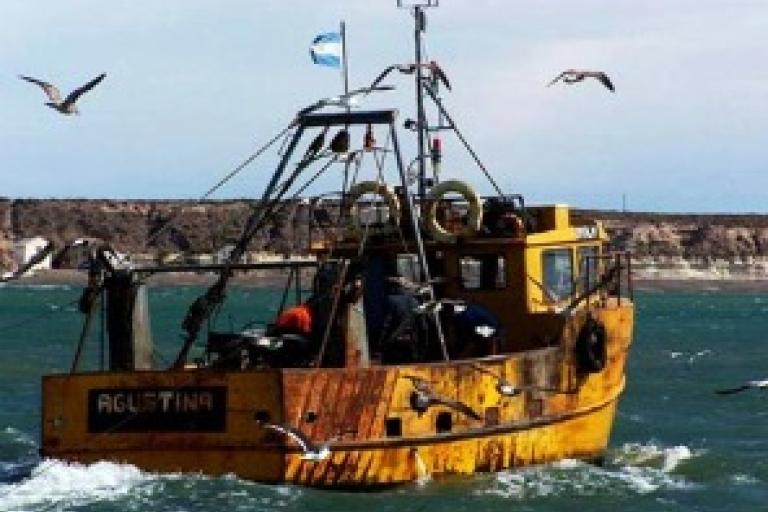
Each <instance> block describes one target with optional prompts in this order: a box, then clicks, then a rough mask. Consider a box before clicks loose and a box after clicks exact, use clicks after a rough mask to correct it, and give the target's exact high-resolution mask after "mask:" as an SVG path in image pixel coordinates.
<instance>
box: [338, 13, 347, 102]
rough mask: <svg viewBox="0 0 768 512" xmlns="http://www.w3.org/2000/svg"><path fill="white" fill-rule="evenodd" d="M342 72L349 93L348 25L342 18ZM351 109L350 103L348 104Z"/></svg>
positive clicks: (345, 89)
mask: <svg viewBox="0 0 768 512" xmlns="http://www.w3.org/2000/svg"><path fill="white" fill-rule="evenodd" d="M340 32H341V73H342V79H343V81H344V94H345V95H346V94H349V65H348V64H347V25H346V23H344V20H341V28H340ZM347 111H349V105H347Z"/></svg>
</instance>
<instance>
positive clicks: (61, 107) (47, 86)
mask: <svg viewBox="0 0 768 512" xmlns="http://www.w3.org/2000/svg"><path fill="white" fill-rule="evenodd" d="M105 76H107V75H106V73H102V74H100V75H99V76H97V77H96V78H94V79H93V80H91V81H90V82H88V83H86V84H85V85H83V86H82V87H78V88H77V89H75V90H74V91H72V92H70V93H69V94H68V95H67V97H66V98H63V99H62V97H61V91H59V89H58V88H57V87H56V86H55V85H53V84H51V83H48V82H45V81H43V80H38V79H37V78H32V77H30V76H24V75H19V78H21V79H22V80H26V81H27V82H29V83H32V84H35V85H38V86H39V87H40V88H41V89H43V92H44V93H45V94H46V96H48V99H49V100H51V101H49V102H47V103H46V105H47V106H49V107H51V108H52V109H54V110H56V111H57V112H59V113H61V114H64V115H72V114H80V111H79V110H78V109H77V105H76V103H77V100H78V99H80V96H82V95H83V94H85V93H86V92H88V91H90V90H91V89H93V88H94V87H96V85H97V84H98V83H99V82H101V81H102V80H104V77H105Z"/></svg>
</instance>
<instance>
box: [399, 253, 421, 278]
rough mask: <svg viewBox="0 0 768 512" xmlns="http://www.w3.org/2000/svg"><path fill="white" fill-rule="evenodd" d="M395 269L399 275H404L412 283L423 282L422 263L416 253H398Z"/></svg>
mask: <svg viewBox="0 0 768 512" xmlns="http://www.w3.org/2000/svg"><path fill="white" fill-rule="evenodd" d="M396 265H397V268H396V269H395V270H396V272H397V275H398V276H399V277H404V278H406V279H407V280H409V281H411V282H412V283H420V282H421V265H419V257H418V255H416V254H407V253H406V254H398V255H397V260H396Z"/></svg>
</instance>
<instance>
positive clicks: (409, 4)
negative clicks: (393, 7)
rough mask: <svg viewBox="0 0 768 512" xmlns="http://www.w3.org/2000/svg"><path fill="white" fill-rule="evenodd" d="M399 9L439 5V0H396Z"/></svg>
mask: <svg viewBox="0 0 768 512" xmlns="http://www.w3.org/2000/svg"><path fill="white" fill-rule="evenodd" d="M397 7H398V8H400V9H413V8H414V7H440V0H421V1H418V0H413V1H408V0H397Z"/></svg>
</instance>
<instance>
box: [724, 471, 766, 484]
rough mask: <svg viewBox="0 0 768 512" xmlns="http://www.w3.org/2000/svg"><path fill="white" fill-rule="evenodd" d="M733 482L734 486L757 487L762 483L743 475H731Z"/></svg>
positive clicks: (750, 476) (752, 477)
mask: <svg viewBox="0 0 768 512" xmlns="http://www.w3.org/2000/svg"><path fill="white" fill-rule="evenodd" d="M731 481H732V482H733V483H734V485H757V484H759V483H760V479H758V478H756V477H754V476H752V475H745V474H742V473H736V474H735V475H731Z"/></svg>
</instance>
